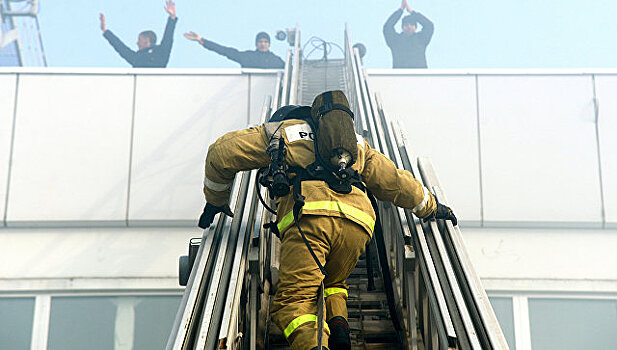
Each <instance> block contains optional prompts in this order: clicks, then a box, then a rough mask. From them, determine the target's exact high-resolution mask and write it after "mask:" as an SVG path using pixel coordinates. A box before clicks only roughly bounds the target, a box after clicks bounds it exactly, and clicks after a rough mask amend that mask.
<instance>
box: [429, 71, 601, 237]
mask: <svg viewBox="0 0 617 350" xmlns="http://www.w3.org/2000/svg"><path fill="white" fill-rule="evenodd" d="M478 85H479V86H478V89H479V90H478V91H479V112H480V135H481V136H480V137H481V147H482V153H481V154H482V182H483V198H484V202H483V203H484V220H485V223H488V222H493V223H494V224H499V225H501V224H503V223H504V222H507V223H512V222H515V223H516V224H517V225H518V224H523V225H524V224H525V223H532V224H533V225H536V224H538V223H544V224H549V223H550V224H551V225H553V224H557V225H561V224H564V225H572V224H574V225H592V226H599V225H600V224H601V200H600V183H599V168H598V158H597V147H596V132H595V118H594V108H593V88H592V80H591V77H590V76H480V77H479V80H478ZM440 174H441V172H440Z"/></svg>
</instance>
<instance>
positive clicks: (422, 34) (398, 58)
mask: <svg viewBox="0 0 617 350" xmlns="http://www.w3.org/2000/svg"><path fill="white" fill-rule="evenodd" d="M405 9H407V12H409V15H408V16H406V17H404V18H403V21H402V27H403V32H401V33H397V32H396V31H395V30H394V25H395V24H396V22H398V20H399V19H400V18H401V16H402V15H403V11H404V10H405ZM418 23H420V24H421V25H422V30H421V31H419V32H416V30H417V29H418ZM434 30H435V27H434V26H433V22H431V21H430V20H429V19H428V18H426V17H424V16H423V15H422V14H421V13H420V12H416V11H414V10H412V9H411V7H410V6H409V4H408V3H407V0H403V1H402V3H401V8H400V9H398V10H396V11H394V13H393V14H392V15H390V17H389V18H388V20H387V21H386V23H385V24H384V25H383V36H384V37H385V38H386V44H388V46H389V47H390V50H392V68H427V67H428V65H427V64H426V47H427V46H428V44H429V43H430V42H431V38H432V37H433V31H434Z"/></svg>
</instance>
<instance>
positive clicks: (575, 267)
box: [463, 228, 617, 293]
mask: <svg viewBox="0 0 617 350" xmlns="http://www.w3.org/2000/svg"><path fill="white" fill-rule="evenodd" d="M463 234H464V238H465V245H466V247H467V251H468V252H469V256H470V258H471V261H472V262H473V266H474V268H475V269H476V271H477V272H478V274H479V275H480V276H481V277H482V279H483V280H485V281H490V284H491V285H492V286H493V285H494V286H497V287H499V286H503V288H505V289H510V290H514V289H519V288H520V289H523V290H528V291H529V290H536V289H545V290H551V289H552V290H572V289H577V288H581V287H583V288H590V287H591V289H587V290H588V291H590V290H596V291H602V290H601V289H608V290H610V291H611V292H613V293H614V292H616V291H617V258H615V246H616V245H617V231H615V230H597V229H526V228H521V229H514V228H510V229H505V228H504V229H499V228H490V229H474V228H466V229H464V231H463ZM517 280H520V281H517ZM525 281H527V282H525ZM485 286H486V284H485ZM596 288H597V289H596ZM608 290H607V291H608Z"/></svg>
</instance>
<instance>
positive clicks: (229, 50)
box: [184, 32, 285, 69]
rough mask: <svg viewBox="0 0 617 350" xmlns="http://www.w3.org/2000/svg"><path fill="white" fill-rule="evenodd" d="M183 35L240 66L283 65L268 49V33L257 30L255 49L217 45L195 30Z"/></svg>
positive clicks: (278, 66) (271, 66)
mask: <svg viewBox="0 0 617 350" xmlns="http://www.w3.org/2000/svg"><path fill="white" fill-rule="evenodd" d="M184 37H185V38H187V39H189V40H192V41H197V42H198V43H200V44H201V45H202V46H203V47H205V48H206V49H208V50H212V51H214V52H216V53H218V54H219V55H223V56H225V57H227V58H229V59H230V60H232V61H235V62H238V63H240V66H241V67H242V68H266V69H279V68H284V67H285V62H284V61H283V60H282V59H281V58H280V57H278V56H277V55H275V54H273V53H272V52H271V51H270V35H268V33H266V32H259V33H257V36H256V37H255V50H254V51H251V50H247V51H238V50H237V49H234V48H233V47H226V46H223V45H219V44H217V43H215V42H213V41H210V40H207V39H204V38H202V37H201V36H199V34H197V33H196V32H188V33H184Z"/></svg>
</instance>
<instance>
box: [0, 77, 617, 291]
mask: <svg viewBox="0 0 617 350" xmlns="http://www.w3.org/2000/svg"><path fill="white" fill-rule="evenodd" d="M140 72H141V73H137V72H136V71H134V70H125V71H118V72H116V71H101V72H90V71H85V72H76V73H71V72H54V71H36V72H27V71H26V72H25V71H18V72H17V73H10V72H3V71H0V84H1V85H0V90H1V91H2V94H0V213H1V214H4V203H5V201H6V199H7V197H6V195H7V194H6V193H5V191H6V189H7V184H8V178H7V177H8V174H9V171H10V175H11V180H10V186H8V189H9V193H8V204H9V205H8V208H7V221H6V224H7V225H8V227H5V228H2V229H0V289H2V290H11V289H18V290H39V289H42V290H49V289H89V288H94V289H96V288H102V286H105V285H106V286H108V287H107V288H109V286H112V285H113V286H116V288H145V289H149V288H150V289H152V288H154V289H156V288H175V287H176V280H175V278H176V274H177V272H176V269H177V258H178V256H179V255H182V254H186V249H187V242H188V238H189V237H194V236H199V235H200V234H201V230H196V229H195V225H194V224H195V220H196V218H197V216H198V215H199V212H200V211H201V208H202V205H203V198H202V193H201V187H202V179H203V160H204V157H205V152H206V148H207V146H208V144H210V143H211V142H212V141H214V139H215V138H216V137H218V136H219V135H221V134H222V133H224V132H226V131H228V130H230V129H235V128H240V127H244V126H246V125H247V124H248V123H257V122H258V118H259V114H260V112H261V108H262V104H263V99H264V97H265V95H267V94H269V93H272V92H273V89H274V86H275V76H276V75H275V73H273V72H270V73H267V72H244V73H242V72H241V71H240V70H221V71H202V70H197V71H174V70H167V71H166V72H165V73H150V72H149V71H145V72H142V71H140ZM369 73H371V72H369ZM377 73H378V74H377ZM377 73H371V75H370V77H369V78H370V81H369V84H370V87H371V89H372V90H373V91H376V92H379V93H380V95H381V98H382V100H383V102H384V108H385V109H386V113H388V114H389V115H390V116H392V117H397V118H399V119H401V120H402V121H403V124H404V125H405V128H406V130H407V132H408V138H409V143H410V145H411V147H412V149H413V151H414V152H415V153H416V155H425V156H429V157H430V158H431V159H432V161H433V164H434V165H435V168H436V171H437V174H438V176H439V178H440V180H441V182H442V184H443V185H444V187H445V191H446V193H447V195H448V198H449V199H450V200H451V202H452V203H453V207H454V208H455V211H456V212H457V214H458V216H459V217H460V218H461V219H462V221H463V235H464V237H465V240H466V242H467V247H468V250H469V251H470V254H471V257H472V260H473V261H474V263H475V266H476V269H477V270H478V271H479V273H480V276H481V277H482V278H483V281H485V284H486V285H487V286H488V287H489V288H491V289H494V290H505V289H508V288H510V289H512V288H514V287H515V286H519V287H520V289H521V290H524V289H525V288H527V290H530V289H529V288H531V287H533V285H535V286H544V287H542V288H548V289H550V288H556V287H555V286H561V285H563V286H564V288H578V289H579V290H593V289H594V288H595V289H598V288H600V289H602V290H604V291H612V292H617V286H615V282H614V281H617V275H615V272H614V271H617V259H615V258H614V254H613V252H612V251H611V249H610V247H614V246H615V243H617V242H615V236H616V235H615V233H617V232H616V231H614V230H600V229H581V228H580V227H581V226H585V225H587V226H589V225H594V226H596V227H598V228H599V227H600V226H601V225H602V223H603V219H602V210H603V209H604V211H605V216H606V224H607V225H608V226H610V225H617V199H616V198H617V156H616V155H615V154H614V152H613V151H612V150H613V149H615V148H616V146H617V144H616V143H615V142H617V141H615V139H614V137H613V135H615V134H616V133H617V103H616V102H615V101H614V98H613V96H615V94H616V93H617V76H613V75H608V74H606V75H603V74H595V75H593V76H592V75H584V74H571V73H569V74H561V75H550V74H532V75H522V74H508V75H500V74H486V73H483V74H478V75H475V74H466V73H448V74H434V75H426V74H424V75H423V74H403V75H400V74H397V73H395V72H393V71H391V70H389V71H387V72H386V73H383V72H377ZM401 87H404V88H401ZM594 88H595V89H594ZM16 94H17V95H16ZM594 96H595V97H596V98H597V101H599V106H600V108H599V112H600V114H599V123H598V126H599V142H600V157H598V151H597V146H596V142H598V139H597V138H596V132H595V114H594V104H593V102H594V100H593V99H594ZM14 101H17V106H16V108H14V105H13V103H14ZM410 106H412V107H413V108H410ZM14 117H15V118H16V125H15V134H14V139H15V146H14V149H13V153H12V157H13V164H12V167H11V168H10V169H9V166H8V164H9V156H10V153H9V152H10V140H11V138H12V137H13V135H12V130H13V125H12V123H13V118H14ZM598 159H601V167H600V162H599V161H598ZM600 169H601V173H600ZM600 175H602V176H601V178H602V182H600ZM600 184H601V185H602V186H600ZM601 190H603V192H601ZM601 193H602V194H603V200H604V202H603V201H602V200H601V196H600V194H601ZM603 204H604V205H603ZM2 217H4V215H2ZM59 221H60V222H59ZM556 222H558V223H557V224H559V225H565V226H568V225H569V228H567V229H565V228H561V229H560V228H558V227H557V224H556ZM54 223H56V224H61V225H62V226H63V227H66V226H71V225H79V226H81V227H82V228H78V227H75V228H60V227H58V228H53V227H50V226H53V224H54ZM127 223H128V224H129V226H130V227H128V228H121V227H115V228H112V227H108V228H105V227H98V228H95V227H92V226H95V225H112V224H113V225H119V224H122V225H126V224H127ZM470 224H471V226H478V225H481V224H483V225H484V227H485V228H482V229H474V228H470ZM500 224H501V225H510V228H504V229H500V228H495V226H496V225H500ZM145 225H150V226H153V227H152V228H143V227H142V228H139V226H145ZM174 225H175V227H174ZM525 225H526V226H530V225H535V226H536V227H537V226H543V225H544V226H551V227H552V228H550V229H548V228H535V229H530V228H525ZM17 226H27V227H23V228H17ZM32 226H43V227H42V228H32ZM161 226H168V227H167V228H165V227H161ZM179 226H182V227H184V228H178V227H179ZM83 227H89V228H83ZM112 280H113V283H108V282H109V281H112ZM105 281H107V282H105ZM572 281H576V283H574V282H572ZM585 281H592V282H590V283H591V284H585V283H586V282H585ZM106 283H107V284H106ZM534 283H535V284H534ZM572 283H574V284H576V287H572V285H573V284H572ZM599 285H600V286H601V287H598V286H599ZM513 286H514V287H513ZM585 288H586V289H585Z"/></svg>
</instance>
